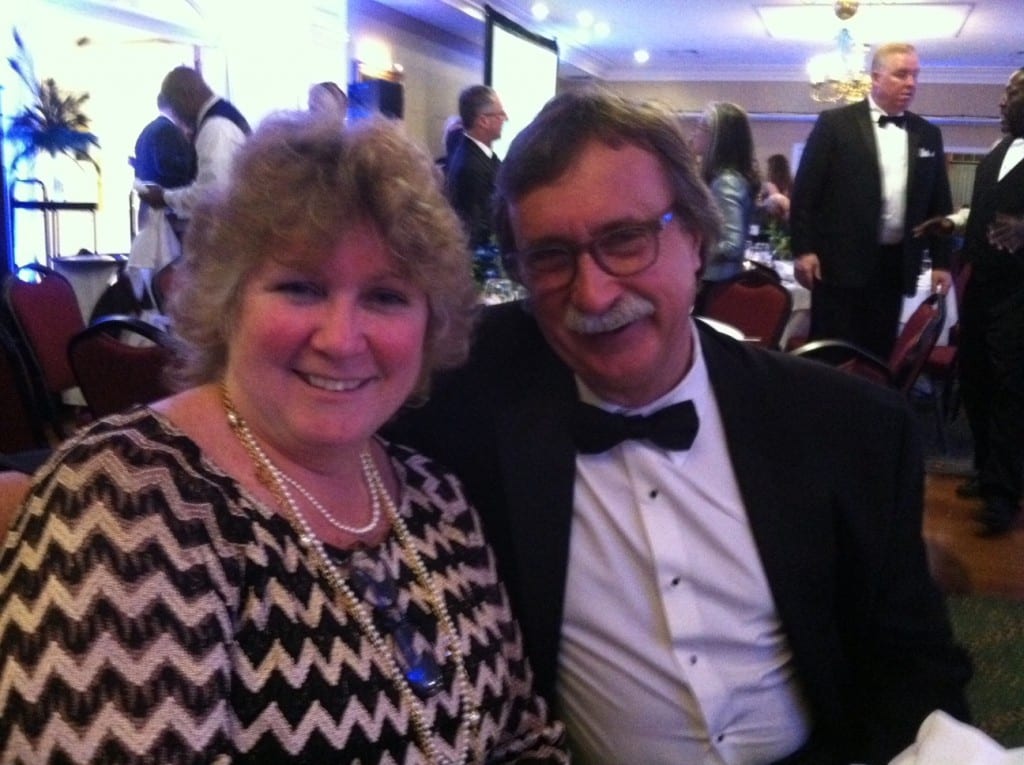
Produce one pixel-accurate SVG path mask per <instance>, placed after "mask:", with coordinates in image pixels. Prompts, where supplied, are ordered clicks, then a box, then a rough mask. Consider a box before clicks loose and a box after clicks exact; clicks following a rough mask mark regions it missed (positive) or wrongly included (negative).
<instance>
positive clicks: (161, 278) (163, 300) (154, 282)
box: [149, 258, 178, 313]
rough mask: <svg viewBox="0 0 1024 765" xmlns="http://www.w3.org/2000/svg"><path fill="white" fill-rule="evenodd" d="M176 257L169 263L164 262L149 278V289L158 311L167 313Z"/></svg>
mask: <svg viewBox="0 0 1024 765" xmlns="http://www.w3.org/2000/svg"><path fill="white" fill-rule="evenodd" d="M177 263H178V258H175V259H174V260H172V261H171V262H170V263H164V265H162V266H160V268H158V269H157V270H156V272H155V273H154V274H153V278H152V279H151V280H150V283H149V289H150V291H151V293H152V295H153V302H154V303H156V309H157V310H158V311H159V312H160V313H167V302H168V301H169V300H170V297H171V293H172V292H173V291H174V269H175V268H176V267H177Z"/></svg>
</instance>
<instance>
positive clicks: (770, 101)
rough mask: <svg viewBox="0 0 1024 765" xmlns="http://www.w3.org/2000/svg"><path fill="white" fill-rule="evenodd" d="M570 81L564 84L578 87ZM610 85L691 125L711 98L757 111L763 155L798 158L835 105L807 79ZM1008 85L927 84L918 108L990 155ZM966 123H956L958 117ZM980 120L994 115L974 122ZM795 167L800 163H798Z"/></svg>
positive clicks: (955, 142)
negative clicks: (820, 97)
mask: <svg viewBox="0 0 1024 765" xmlns="http://www.w3.org/2000/svg"><path fill="white" fill-rule="evenodd" d="M581 84H583V83H582V82H580V81H568V82H565V83H563V86H564V87H578V86H580V85H581ZM605 85H606V86H607V87H608V88H610V89H612V90H614V91H615V92H618V93H621V94H623V95H626V96H629V97H631V98H640V99H655V100H658V101H661V102H662V103H664V104H665V105H666V106H668V107H669V108H671V109H673V110H675V111H678V112H681V113H683V115H684V121H685V122H686V124H687V125H690V124H692V122H693V119H694V117H695V115H696V114H698V113H699V112H700V110H701V109H702V108H703V107H704V105H705V104H706V103H707V102H708V101H716V100H717V101H733V102H734V103H737V104H739V105H740V106H742V107H743V108H744V109H746V110H747V111H748V112H749V113H751V114H752V115H753V117H752V119H751V128H752V130H753V133H754V145H755V146H756V148H757V156H758V159H759V160H760V161H761V163H762V164H763V163H764V161H765V159H766V158H767V157H768V156H769V155H771V154H776V153H778V154H784V155H786V156H787V157H789V158H790V160H791V161H795V160H796V158H797V156H798V151H797V150H798V147H799V145H801V144H802V143H803V142H804V141H805V140H806V139H807V135H808V133H810V131H811V128H812V127H813V125H814V120H815V118H816V117H817V114H818V112H820V111H822V110H824V109H827V108H831V107H832V106H833V105H831V104H818V103H815V102H814V101H812V100H811V98H810V96H809V94H808V88H807V86H806V85H805V84H803V83H791V82H754V83H745V82H689V81H686V82H651V83H643V82H613V83H605ZM1002 95H1003V86H1002V85H974V84H972V85H957V84H941V85H940V84H935V83H928V82H927V80H925V81H924V82H922V83H921V85H920V86H919V88H918V93H917V96H916V98H915V100H914V105H913V110H914V111H915V112H917V113H919V114H923V115H925V116H927V117H934V118H938V119H939V120H940V127H941V129H942V135H943V141H944V143H945V146H946V149H947V151H949V152H958V153H975V152H976V153H981V154H984V153H985V152H987V151H988V149H989V147H991V145H992V143H993V142H994V141H996V140H997V139H998V138H999V135H1000V133H999V124H998V121H995V120H996V118H997V117H998V115H999V108H998V107H999V101H1000V99H1001V98H1002ZM958 118H961V119H962V120H963V122H962V123H961V124H956V122H957V119H958ZM977 118H991V119H992V120H993V121H992V122H988V123H983V124H970V123H971V122H974V121H976V119H977ZM794 170H795V167H794Z"/></svg>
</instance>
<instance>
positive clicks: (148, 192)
mask: <svg viewBox="0 0 1024 765" xmlns="http://www.w3.org/2000/svg"><path fill="white" fill-rule="evenodd" d="M139 199H141V200H142V201H143V202H145V203H146V204H147V205H149V206H150V207H152V208H153V209H154V210H159V209H160V208H161V207H166V206H167V202H165V201H164V190H163V189H162V188H161V187H160V186H157V185H156V184H155V183H147V184H146V188H145V190H143V191H140V192H139Z"/></svg>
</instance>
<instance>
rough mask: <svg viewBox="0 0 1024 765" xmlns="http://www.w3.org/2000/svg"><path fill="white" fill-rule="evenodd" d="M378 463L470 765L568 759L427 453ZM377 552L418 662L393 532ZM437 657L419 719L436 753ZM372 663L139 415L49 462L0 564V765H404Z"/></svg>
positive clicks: (317, 586)
mask: <svg viewBox="0 0 1024 765" xmlns="http://www.w3.org/2000/svg"><path fill="white" fill-rule="evenodd" d="M388 450H389V454H390V457H391V460H392V463H393V464H394V465H395V467H396V469H397V470H398V473H399V476H400V478H401V479H402V481H403V484H404V487H405V488H404V496H403V498H402V501H401V506H400V507H401V509H400V512H401V513H402V515H403V518H404V519H405V520H406V523H407V525H408V527H409V530H410V532H411V533H412V536H413V538H414V539H415V541H416V544H417V545H418V549H419V551H420V553H421V556H422V558H423V560H424V562H425V564H426V566H427V568H428V569H429V570H430V571H431V573H432V575H433V576H434V577H436V581H437V583H438V585H439V590H440V591H442V592H443V593H444V594H445V597H446V599H447V605H448V608H449V612H450V613H451V615H452V619H453V620H454V622H455V623H456V625H457V626H458V631H459V635H460V638H461V641H462V651H463V653H464V655H465V657H466V666H467V670H468V672H469V675H470V678H471V681H472V683H473V685H474V687H475V689H476V693H477V696H478V699H479V700H480V704H481V712H482V715H483V719H482V722H481V725H480V729H479V736H478V739H477V741H478V744H477V746H476V748H475V749H474V751H473V753H472V755H473V756H472V757H471V761H472V762H515V761H518V760H526V759H529V760H530V761H531V762H553V763H560V762H567V761H568V757H567V755H566V754H565V751H564V749H563V748H562V745H561V740H562V729H561V726H560V725H558V724H557V723H549V722H548V720H547V713H546V709H545V705H544V703H543V701H542V700H540V699H539V697H537V696H535V695H534V694H533V693H532V690H531V677H530V671H529V668H528V665H527V662H526V661H525V659H524V656H523V653H522V645H521V638H520V634H519V630H518V628H517V626H516V625H515V623H514V622H513V620H512V618H511V614H510V611H509V606H508V600H507V597H506V595H505V591H504V589H503V588H502V587H501V586H500V585H499V583H498V581H497V575H496V573H495V563H494V557H493V554H492V552H491V551H490V549H489V548H488V547H487V546H486V545H485V544H484V542H483V538H482V535H481V532H480V526H479V520H478V518H477V516H476V513H475V511H473V510H472V509H471V508H470V507H468V506H467V504H466V501H465V499H464V498H463V495H462V490H461V488H460V486H459V485H458V483H457V481H456V480H455V479H454V478H453V477H452V476H451V475H450V474H447V473H445V472H443V471H442V470H441V469H440V468H439V467H438V466H437V465H436V464H434V463H433V462H431V461H430V460H429V459H428V458H426V457H423V456H422V455H419V454H416V453H414V452H412V451H410V450H408V449H405V448H403V447H399V446H395V445H390V444H389V445H388ZM335 553H337V554H338V555H341V554H342V553H341V552H340V551H335ZM335 553H332V554H335ZM377 554H379V555H380V556H381V557H383V558H384V559H386V560H389V562H390V566H391V568H392V570H397V571H399V575H398V584H399V586H400V587H401V588H402V589H403V590H404V591H405V592H408V593H409V605H408V618H409V619H410V620H412V621H413V622H414V623H415V624H417V627H418V628H419V630H420V631H421V633H422V634H423V635H424V636H425V637H426V638H427V639H428V641H430V643H431V644H432V645H435V646H436V636H437V625H436V621H435V620H434V618H433V616H432V615H431V612H430V609H429V604H428V602H427V600H426V599H425V598H424V596H423V593H422V592H421V591H420V588H419V586H418V585H417V584H416V582H415V577H414V575H413V573H412V571H411V570H410V569H409V567H408V566H407V565H406V564H405V562H404V560H403V559H402V556H401V546H400V545H399V544H398V542H397V540H396V539H395V538H394V535H390V536H389V537H388V539H386V540H385V542H383V544H382V546H381V549H380V550H379V551H378V552H377ZM436 654H437V655H436V658H437V660H438V662H439V663H440V664H441V665H442V666H443V667H444V669H445V679H446V685H445V690H443V691H442V692H441V693H439V694H438V695H436V696H434V697H432V698H430V699H429V701H428V702H427V703H426V708H427V715H428V719H429V720H434V721H435V722H436V725H435V742H436V746H437V749H438V751H439V752H440V753H441V754H442V755H444V756H454V755H455V753H456V749H455V745H454V742H453V741H452V739H453V737H454V734H455V731H456V728H457V727H458V712H459V700H458V697H457V695H456V694H455V693H454V691H453V682H452V674H453V673H452V669H451V662H445V660H444V657H443V655H442V652H441V650H440V649H438V650H437V651H436ZM378 661H379V660H378V658H377V657H376V655H375V654H374V652H373V650H372V649H371V648H370V645H369V643H368V641H367V640H366V638H365V636H364V635H363V634H362V633H361V632H360V630H359V629H358V627H357V625H356V624H355V621H354V620H353V619H352V618H351V617H350V615H349V614H348V613H346V612H345V610H344V609H343V608H342V607H340V606H339V605H338V604H337V603H336V602H335V600H334V599H333V598H332V595H331V589H330V585H329V583H328V582H327V581H326V580H325V579H324V578H323V577H322V575H321V574H320V573H319V571H318V569H317V567H316V564H315V560H314V559H313V558H312V557H311V556H310V555H308V554H307V553H306V551H305V550H304V548H303V547H302V546H301V545H300V544H299V538H298V534H297V532H296V529H295V528H293V526H292V525H291V524H290V523H289V522H288V520H287V519H286V518H285V517H284V516H283V515H282V514H280V513H278V512H275V511H274V510H273V509H271V508H268V507H266V506H264V505H262V504H260V503H259V502H257V501H255V500H254V499H252V498H251V497H250V496H249V495H247V493H246V492H245V490H244V489H242V488H241V487H239V485H238V484H237V483H236V482H235V481H234V480H233V479H232V478H231V477H229V476H227V475H225V474H224V473H223V472H222V471H220V470H219V469H218V468H217V467H216V466H215V465H213V464H212V463H211V462H210V461H209V460H207V459H206V458H205V457H204V455H203V454H202V453H201V452H200V450H199V448H198V446H197V445H196V444H195V443H194V442H193V441H192V440H191V439H189V438H188V437H187V436H185V435H184V434H182V433H181V432H180V431H178V430H177V429H176V428H175V427H174V426H173V425H171V424H170V423H169V422H168V421H167V420H166V419H164V418H163V417H162V416H160V415H158V414H156V413H154V412H151V411H149V410H147V409H144V408H137V409H134V410H131V411H129V412H127V413H124V414H120V415H116V416H114V417H110V418H107V419H106V420H101V421H99V422H98V423H96V424H95V425H93V426H92V427H90V428H88V429H87V430H85V431H84V432H83V433H82V434H80V435H78V436H76V437H75V438H73V439H72V440H70V441H69V442H67V443H66V444H65V445H64V446H63V447H61V448H60V449H59V450H58V452H57V453H56V454H55V455H54V457H53V458H52V459H51V460H50V461H49V462H48V463H47V465H46V466H44V468H43V469H42V470H41V471H40V472H39V473H38V474H37V476H36V479H35V481H34V483H33V489H32V491H31V493H30V495H29V498H28V499H27V501H26V504H25V506H24V507H23V508H22V511H21V512H20V514H19V516H18V518H17V519H16V521H15V523H14V525H13V526H12V528H11V531H10V533H9V534H8V536H7V538H6V540H5V543H4V546H3V547H2V548H0V762H2V763H161V764H162V763H214V762H215V763H221V764H223V763H231V762H235V763H238V762H267V763H299V762H308V763H331V764H332V765H333V764H334V763H356V762H359V763H403V764H407V763H419V762H423V761H424V758H423V755H422V753H421V752H420V751H419V749H418V748H417V745H416V743H415V737H414V736H413V735H412V726H411V718H410V714H409V711H408V709H406V708H403V706H402V705H401V704H400V703H398V694H397V691H396V689H395V687H394V686H393V684H392V683H390V682H389V681H388V680H387V676H386V675H385V674H384V673H383V672H382V671H381V669H380V666H379V665H378Z"/></svg>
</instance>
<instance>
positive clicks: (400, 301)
mask: <svg viewBox="0 0 1024 765" xmlns="http://www.w3.org/2000/svg"><path fill="white" fill-rule="evenodd" d="M370 300H371V301H373V302H374V303H376V304H377V305H383V306H402V305H409V296H408V295H407V294H406V293H404V292H402V291H401V290H394V289H376V290H373V291H372V292H371V293H370Z"/></svg>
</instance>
